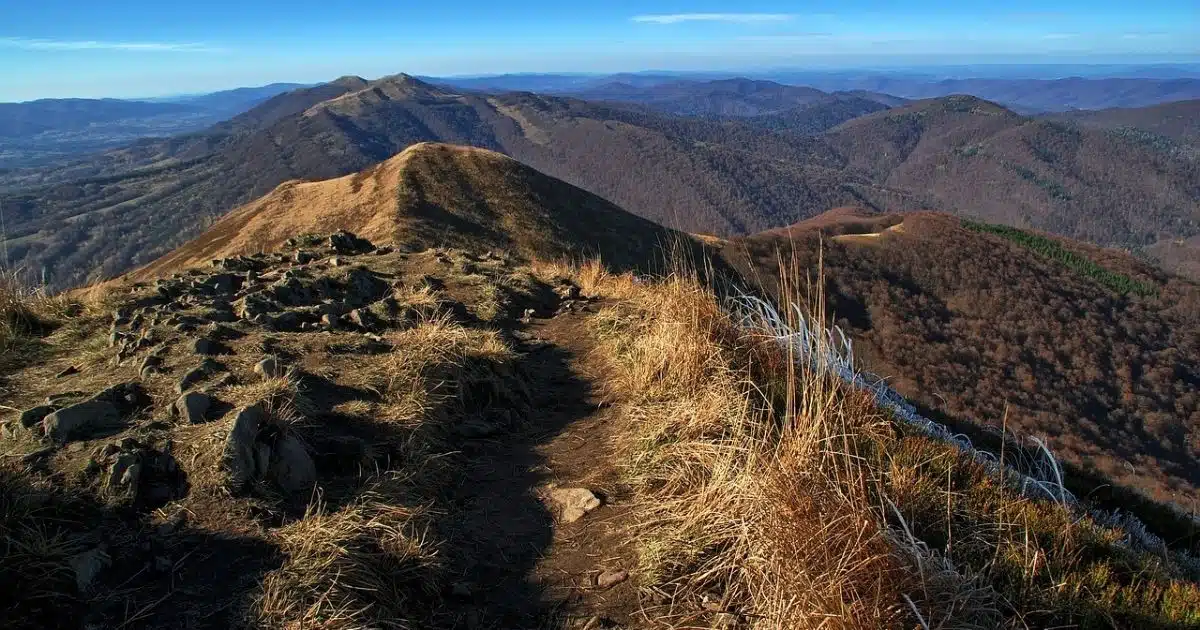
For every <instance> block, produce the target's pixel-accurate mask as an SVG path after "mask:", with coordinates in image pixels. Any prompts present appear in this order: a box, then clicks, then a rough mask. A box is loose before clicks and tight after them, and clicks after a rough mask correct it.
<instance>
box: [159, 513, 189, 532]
mask: <svg viewBox="0 0 1200 630" xmlns="http://www.w3.org/2000/svg"><path fill="white" fill-rule="evenodd" d="M185 523H187V510H179V511H178V512H176V513H174V514H172V515H171V518H169V519H167V520H166V521H164V522H163V523H162V524H161V525H159V526H158V535H159V536H167V535H169V534H173V533H175V532H176V531H178V530H179V528H180V527H183V525H184V524H185Z"/></svg>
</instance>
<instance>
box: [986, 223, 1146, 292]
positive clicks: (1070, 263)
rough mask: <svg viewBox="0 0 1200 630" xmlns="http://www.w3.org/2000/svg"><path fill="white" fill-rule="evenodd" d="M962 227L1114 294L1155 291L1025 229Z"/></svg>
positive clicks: (1001, 226)
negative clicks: (1030, 253)
mask: <svg viewBox="0 0 1200 630" xmlns="http://www.w3.org/2000/svg"><path fill="white" fill-rule="evenodd" d="M962 224H963V227H965V228H967V229H969V230H973V231H975V232H985V233H988V234H995V235H997V236H999V237H1002V238H1005V239H1007V240H1010V241H1012V242H1014V243H1016V244H1018V245H1021V246H1023V247H1027V248H1029V249H1030V250H1032V251H1034V252H1037V253H1038V254H1041V255H1042V256H1045V257H1047V258H1050V259H1053V260H1056V261H1058V262H1060V263H1062V264H1064V265H1066V266H1067V267H1069V268H1070V269H1072V270H1074V271H1075V272H1077V273H1079V274H1080V275H1083V276H1085V277H1088V278H1091V279H1093V280H1095V281H1096V282H1099V283H1100V284H1102V285H1104V286H1105V287H1107V288H1108V289H1110V290H1112V291H1115V292H1117V293H1133V294H1135V295H1140V296H1150V295H1154V294H1155V293H1156V292H1157V291H1156V290H1155V288H1154V287H1153V286H1151V285H1149V284H1146V283H1144V282H1139V281H1137V280H1134V279H1133V278H1130V277H1129V276H1127V275H1125V274H1123V273H1117V272H1115V271H1110V270H1108V269H1105V268H1104V267H1101V266H1100V265H1098V264H1096V263H1095V262H1093V261H1091V260H1089V259H1087V258H1085V257H1083V256H1080V255H1079V254H1076V253H1075V252H1072V251H1070V250H1068V249H1066V248H1065V247H1063V246H1062V245H1061V244H1060V243H1058V242H1057V241H1055V240H1054V239H1051V238H1047V237H1045V236H1040V235H1038V234H1033V233H1031V232H1026V231H1024V230H1018V229H1017V228H1013V227H1008V226H1006V225H995V224H991V223H980V222H978V221H968V220H966V219H964V220H963V222H962Z"/></svg>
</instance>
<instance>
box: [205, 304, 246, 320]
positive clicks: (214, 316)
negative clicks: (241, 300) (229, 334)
mask: <svg viewBox="0 0 1200 630" xmlns="http://www.w3.org/2000/svg"><path fill="white" fill-rule="evenodd" d="M200 318H201V319H204V320H206V321H210V322H224V323H230V322H236V321H237V320H238V317H237V314H236V313H234V312H233V308H232V307H228V308H210V309H206V310H205V311H204V312H203V313H201V314H200Z"/></svg>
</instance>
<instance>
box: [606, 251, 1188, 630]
mask: <svg viewBox="0 0 1200 630" xmlns="http://www.w3.org/2000/svg"><path fill="white" fill-rule="evenodd" d="M817 273H818V275H819V270H817ZM798 277H800V276H799V274H797V273H795V271H793V272H792V273H791V274H790V275H789V277H787V278H784V282H783V283H782V286H784V287H785V292H784V295H788V296H793V301H794V303H796V304H798V305H801V306H802V307H803V308H802V309H801V311H802V312H808V313H811V314H812V315H811V319H810V320H809V321H808V324H809V325H810V326H811V325H814V324H815V325H820V324H821V323H822V322H824V321H826V320H825V315H824V313H823V312H822V310H821V307H820V305H821V304H823V296H822V295H820V294H819V293H817V294H813V295H809V294H806V291H805V290H804V289H803V288H802V287H801V286H799V285H798V284H796V283H795V282H792V279H793V278H798ZM599 286H600V287H601V288H599V289H597V291H599V292H602V291H603V288H602V287H603V286H604V283H603V282H601V283H599ZM635 286H636V288H635V289H634V290H633V291H632V292H631V293H628V294H626V295H627V296H628V299H627V300H625V301H623V302H619V303H617V304H616V305H614V306H612V307H609V308H606V309H605V310H603V311H602V312H601V313H599V314H598V316H597V318H596V320H595V326H596V332H597V334H598V335H600V337H601V338H602V340H603V341H602V344H601V345H600V347H599V349H598V352H599V353H600V355H601V356H602V358H603V359H604V360H606V361H607V362H608V363H609V364H610V365H612V367H613V368H614V369H612V370H610V371H609V376H608V382H607V383H606V387H607V388H608V390H609V391H608V394H609V396H610V397H611V398H613V399H615V400H619V401H622V403H621V405H622V409H623V411H624V412H625V414H626V416H627V417H628V420H629V423H628V429H627V430H625V431H623V432H622V433H620V434H619V436H618V439H619V442H620V445H619V446H620V449H621V450H622V451H623V453H624V456H623V457H622V459H623V460H624V461H626V462H627V469H626V475H627V477H628V479H629V480H630V481H631V482H632V483H633V484H634V486H635V488H636V492H635V495H636V496H637V508H636V511H635V512H636V514H637V522H636V525H635V526H634V527H633V528H632V531H631V532H630V535H631V536H634V537H636V538H637V540H638V541H639V545H640V548H639V554H640V566H639V575H640V578H641V580H642V585H643V587H644V588H646V589H647V590H648V591H650V592H652V593H656V594H657V595H658V597H659V599H660V600H661V602H662V605H661V606H657V607H653V608H650V609H648V610H647V615H649V616H651V617H652V618H654V619H655V621H656V622H657V623H659V624H661V625H663V626H666V627H679V628H684V627H698V626H699V627H710V626H711V627H733V626H737V627H755V628H797V629H805V628H854V629H858V628H862V629H867V628H872V629H874V628H891V627H896V628H901V627H909V628H911V627H923V628H979V629H984V628H1014V629H1016V628H1030V627H1051V626H1053V627H1081V628H1111V627H1125V626H1126V625H1128V624H1145V625H1146V627H1164V628H1186V627H1195V624H1196V623H1200V589H1198V588H1197V585H1196V583H1195V581H1194V580H1195V579H1196V576H1192V577H1191V578H1188V577H1187V576H1186V572H1184V571H1182V570H1181V569H1180V568H1179V567H1178V566H1175V565H1174V564H1172V563H1171V562H1169V561H1165V559H1163V558H1159V557H1156V556H1155V555H1154V554H1148V553H1144V552H1135V551H1133V550H1130V549H1128V548H1126V547H1122V546H1121V545H1120V544H1119V541H1120V539H1121V538H1122V537H1123V533H1122V532H1121V531H1120V530H1116V529H1112V528H1107V527H1102V526H1100V525H1098V524H1096V523H1095V522H1093V521H1092V520H1091V519H1090V518H1086V517H1084V518H1080V517H1079V516H1078V515H1077V514H1074V513H1072V512H1070V511H1068V510H1066V509H1064V508H1063V507H1061V506H1059V505H1056V504H1053V503H1048V502H1044V501H1035V500H1031V499H1027V498H1024V497H1022V496H1020V495H1019V494H1018V493H1017V492H1015V491H1013V490H1012V489H1011V488H1009V487H1008V486H1006V485H1004V484H1003V483H1001V482H1000V480H998V479H995V478H994V475H991V474H989V473H988V472H987V469H986V468H985V467H984V466H983V465H982V464H980V463H979V462H978V461H975V460H973V459H971V458H970V457H968V456H965V455H964V454H963V453H961V452H960V451H957V450H956V449H954V448H953V447H951V446H949V445H947V444H943V443H941V442H937V441H934V440H931V439H928V438H923V437H916V436H908V435H906V434H905V433H903V432H902V433H900V434H898V433H897V429H903V427H900V426H898V425H896V422H897V421H896V420H894V419H893V418H892V416H891V415H890V414H888V413H885V412H883V411H882V410H881V409H880V408H879V407H878V406H877V405H876V403H875V402H874V400H873V399H872V398H871V396H870V395H869V394H867V393H865V392H862V391H859V390H856V389H854V388H852V387H850V386H848V385H846V384H845V383H843V382H842V381H841V380H840V379H839V378H838V377H836V376H835V375H834V374H831V373H824V372H822V371H821V370H818V369H812V368H803V369H802V368H800V367H798V365H799V364H798V362H797V360H796V359H797V357H795V356H791V355H790V350H789V349H784V347H783V346H781V345H780V344H779V343H778V340H777V339H776V338H775V337H774V336H773V334H769V333H767V332H766V331H758V330H756V329H755V328H754V327H753V326H751V327H749V328H747V327H746V326H745V324H744V322H740V321H738V322H735V321H733V320H731V318H730V316H729V315H728V314H727V313H726V311H725V310H724V309H723V308H722V305H721V303H720V302H719V300H718V298H717V297H716V296H715V295H714V294H713V292H712V291H711V290H709V289H708V288H707V287H705V286H703V285H702V284H701V283H699V282H697V281H696V280H695V279H694V277H693V276H688V275H686V274H684V275H676V276H673V277H671V278H669V279H667V280H665V281H658V282H653V283H650V284H641V285H635ZM817 286H820V285H819V283H818V284H817ZM781 306H782V308H781V312H785V313H792V314H794V313H795V311H793V310H792V309H791V306H792V304H790V303H789V304H783V305H781ZM793 316H796V315H793ZM791 323H792V324H793V329H795V326H794V324H797V323H798V322H791Z"/></svg>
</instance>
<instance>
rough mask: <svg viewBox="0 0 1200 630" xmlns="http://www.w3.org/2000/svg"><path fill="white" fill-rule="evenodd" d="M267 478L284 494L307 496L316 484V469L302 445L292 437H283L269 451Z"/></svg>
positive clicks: (297, 439)
mask: <svg viewBox="0 0 1200 630" xmlns="http://www.w3.org/2000/svg"><path fill="white" fill-rule="evenodd" d="M267 478H268V479H270V480H271V481H272V482H274V483H275V485H277V486H279V488H280V489H281V490H283V491H284V492H288V493H291V494H302V493H303V494H307V493H309V492H312V489H313V486H315V485H316V483H317V468H316V465H315V464H313V460H312V457H310V456H309V454H308V450H307V449H305V448H304V443H303V442H301V441H300V439H299V438H297V437H296V436H294V435H285V436H283V437H282V438H281V439H279V440H278V441H277V442H275V446H274V447H273V448H272V449H271V458H270V466H269V468H268V469H267Z"/></svg>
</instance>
